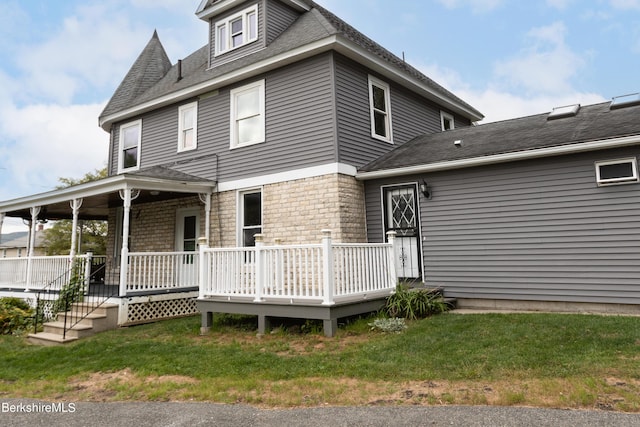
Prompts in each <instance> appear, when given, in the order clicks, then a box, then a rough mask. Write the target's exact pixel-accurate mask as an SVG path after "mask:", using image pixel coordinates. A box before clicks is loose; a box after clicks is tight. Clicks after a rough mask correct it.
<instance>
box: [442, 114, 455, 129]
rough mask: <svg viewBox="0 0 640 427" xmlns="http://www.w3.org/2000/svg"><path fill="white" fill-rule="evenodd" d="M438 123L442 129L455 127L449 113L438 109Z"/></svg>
mask: <svg viewBox="0 0 640 427" xmlns="http://www.w3.org/2000/svg"><path fill="white" fill-rule="evenodd" d="M440 125H441V126H442V130H443V131H445V130H452V129H455V127H456V123H455V120H454V118H453V116H452V115H451V114H449V113H445V112H444V111H440Z"/></svg>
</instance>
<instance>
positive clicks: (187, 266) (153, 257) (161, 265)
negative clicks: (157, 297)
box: [120, 252, 198, 295]
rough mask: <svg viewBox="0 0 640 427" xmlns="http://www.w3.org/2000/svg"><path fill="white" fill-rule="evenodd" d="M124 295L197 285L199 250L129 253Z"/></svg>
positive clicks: (122, 285)
mask: <svg viewBox="0 0 640 427" xmlns="http://www.w3.org/2000/svg"><path fill="white" fill-rule="evenodd" d="M120 287H121V291H120V294H121V295H126V294H128V293H132V292H158V291H160V292H163V291H164V292H166V291H172V290H176V289H180V288H193V287H198V253H197V252H130V253H129V262H128V269H127V275H126V281H125V282H124V283H120Z"/></svg>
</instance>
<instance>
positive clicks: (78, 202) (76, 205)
mask: <svg viewBox="0 0 640 427" xmlns="http://www.w3.org/2000/svg"><path fill="white" fill-rule="evenodd" d="M69 205H70V206H71V210H72V211H73V222H72V225H71V249H70V250H69V260H70V261H71V262H73V259H74V258H75V257H76V248H77V246H78V244H77V241H78V239H77V235H78V212H79V211H80V206H82V199H73V200H72V201H71V202H69Z"/></svg>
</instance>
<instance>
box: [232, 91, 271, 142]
mask: <svg viewBox="0 0 640 427" xmlns="http://www.w3.org/2000/svg"><path fill="white" fill-rule="evenodd" d="M230 125H231V148H235V147H241V146H244V145H251V144H258V143H260V142H264V140H265V130H264V126H265V122H264V80H260V81H257V82H255V83H251V84H248V85H246V86H242V87H239V88H236V89H233V90H231V123H230Z"/></svg>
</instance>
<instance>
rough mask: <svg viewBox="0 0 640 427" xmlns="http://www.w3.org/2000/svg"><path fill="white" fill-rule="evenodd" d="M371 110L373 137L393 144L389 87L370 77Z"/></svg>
mask: <svg viewBox="0 0 640 427" xmlns="http://www.w3.org/2000/svg"><path fill="white" fill-rule="evenodd" d="M369 108H370V111H371V136H372V137H374V138H376V139H381V140H383V141H387V142H393V137H392V133H391V99H390V91H389V85H388V84H386V83H384V82H383V81H380V80H378V79H376V78H375V77H373V76H369Z"/></svg>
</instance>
